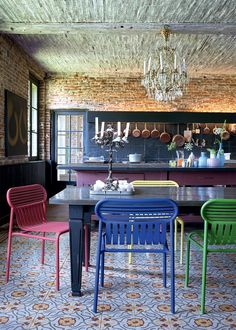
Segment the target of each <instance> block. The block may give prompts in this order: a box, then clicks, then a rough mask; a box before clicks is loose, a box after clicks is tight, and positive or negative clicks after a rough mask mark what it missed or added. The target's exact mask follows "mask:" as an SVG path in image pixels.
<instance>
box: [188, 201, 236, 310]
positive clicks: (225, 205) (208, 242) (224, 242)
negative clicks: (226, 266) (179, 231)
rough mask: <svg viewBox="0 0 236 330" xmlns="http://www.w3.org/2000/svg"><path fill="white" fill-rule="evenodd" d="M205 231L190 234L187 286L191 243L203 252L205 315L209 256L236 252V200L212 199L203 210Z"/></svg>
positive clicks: (202, 298) (202, 304)
mask: <svg viewBox="0 0 236 330" xmlns="http://www.w3.org/2000/svg"><path fill="white" fill-rule="evenodd" d="M201 216H202V218H203V220H204V231H195V232H192V233H190V234H189V236H188V241H187V260H186V274H185V285H186V286H188V283H189V259H190V243H193V244H195V245H196V246H197V247H198V248H200V249H201V250H202V252H203V260H202V294H201V313H202V314H204V313H205V297H206V270H207V255H208V253H210V252H213V253H215V252H223V253H227V252H231V253H235V252H236V246H232V245H233V244H236V199H210V200H209V201H207V202H206V203H205V204H204V205H203V206H202V208H201Z"/></svg>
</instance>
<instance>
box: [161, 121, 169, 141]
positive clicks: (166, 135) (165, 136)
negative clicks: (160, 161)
mask: <svg viewBox="0 0 236 330" xmlns="http://www.w3.org/2000/svg"><path fill="white" fill-rule="evenodd" d="M170 140H171V136H170V134H169V133H167V132H166V125H165V124H164V132H162V133H161V135H160V141H161V142H162V143H169V142H170Z"/></svg>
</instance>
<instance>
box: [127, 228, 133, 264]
mask: <svg viewBox="0 0 236 330" xmlns="http://www.w3.org/2000/svg"><path fill="white" fill-rule="evenodd" d="M133 228H134V227H133V226H131V231H133ZM132 248H133V237H132V236H131V244H130V245H128V249H130V250H131V249H132ZM131 264H132V252H130V253H129V265H131Z"/></svg>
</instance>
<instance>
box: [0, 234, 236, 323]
mask: <svg viewBox="0 0 236 330" xmlns="http://www.w3.org/2000/svg"><path fill="white" fill-rule="evenodd" d="M96 237H97V234H96V230H95V231H94V232H93V234H92V238H93V239H92V242H93V245H92V256H91V267H90V268H89V272H88V273H86V272H84V273H83V284H82V288H83V296H82V297H72V296H71V294H70V257H69V242H68V235H67V234H66V235H64V236H63V237H62V239H61V258H60V259H61V260H60V262H61V267H62V269H61V275H60V276H61V290H60V291H59V292H57V291H55V288H54V280H55V277H54V276H55V273H54V271H55V268H54V264H55V259H54V258H55V253H54V251H55V250H54V245H53V244H50V243H47V245H46V247H47V249H46V263H45V265H43V266H42V265H40V264H39V263H38V260H39V254H40V243H39V242H35V240H31V241H30V240H27V239H23V238H14V243H13V253H12V263H11V274H10V281H9V283H8V284H7V285H6V284H5V260H6V243H7V241H6V240H5V241H3V242H2V243H0V259H1V265H0V285H1V291H0V329H4V330H13V329H17V330H22V329H40V330H41V329H42V330H51V329H83V330H84V329H86V330H87V329H115V330H119V329H124V330H126V329H148V330H149V329H150V330H154V329H222V330H225V329H234V328H236V267H235V265H236V255H235V254H234V255H233V254H231V255H230V254H227V255H226V254H225V255H219V254H218V255H217V254H216V255H211V256H210V257H209V263H208V265H209V267H208V282H207V301H206V306H207V314H205V315H201V314H200V312H199V307H200V306H199V304H200V288H201V285H200V283H201V266H200V265H201V254H200V253H198V252H196V251H194V252H193V253H192V262H191V278H190V280H191V282H190V287H189V288H187V289H186V288H185V287H184V268H185V266H184V265H183V266H180V265H179V263H178V260H179V256H178V255H176V314H175V315H173V314H171V312H170V290H169V282H168V287H167V289H164V288H163V287H162V272H161V258H160V257H161V256H160V255H158V256H154V255H153V254H147V255H145V256H144V255H143V254H141V255H138V254H135V255H134V257H133V264H132V265H128V256H127V255H123V254H120V255H118V254H115V256H114V255H107V257H106V271H105V288H104V289H102V290H100V295H99V310H100V312H99V313H97V314H94V313H93V312H92V304H93V287H94V272H95V251H96V244H95V240H96Z"/></svg>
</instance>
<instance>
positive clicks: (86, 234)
mask: <svg viewBox="0 0 236 330" xmlns="http://www.w3.org/2000/svg"><path fill="white" fill-rule="evenodd" d="M88 244H89V242H88V225H84V265H85V271H86V272H88V265H89V256H88V254H89V253H88Z"/></svg>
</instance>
